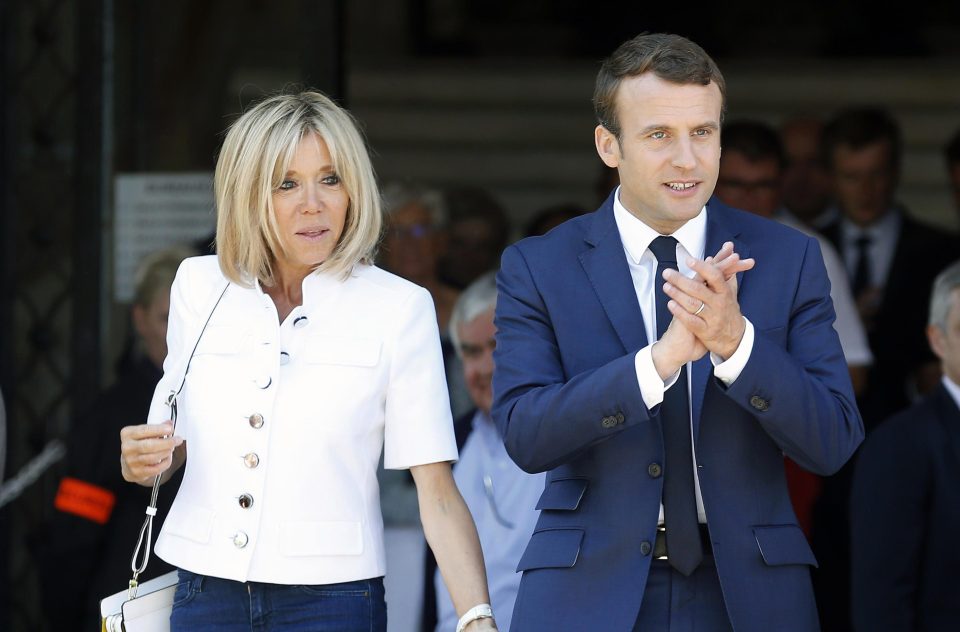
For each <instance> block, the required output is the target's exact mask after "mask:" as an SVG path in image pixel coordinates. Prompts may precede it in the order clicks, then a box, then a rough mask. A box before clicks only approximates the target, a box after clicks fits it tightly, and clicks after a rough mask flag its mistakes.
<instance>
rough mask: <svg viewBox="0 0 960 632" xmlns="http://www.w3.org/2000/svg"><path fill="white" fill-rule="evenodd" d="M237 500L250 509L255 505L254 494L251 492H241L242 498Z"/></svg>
mask: <svg viewBox="0 0 960 632" xmlns="http://www.w3.org/2000/svg"><path fill="white" fill-rule="evenodd" d="M237 502H238V503H240V506H241V507H243V508H244V509H249V508H250V507H251V506H253V496H251V495H250V494H240V498H238V499H237Z"/></svg>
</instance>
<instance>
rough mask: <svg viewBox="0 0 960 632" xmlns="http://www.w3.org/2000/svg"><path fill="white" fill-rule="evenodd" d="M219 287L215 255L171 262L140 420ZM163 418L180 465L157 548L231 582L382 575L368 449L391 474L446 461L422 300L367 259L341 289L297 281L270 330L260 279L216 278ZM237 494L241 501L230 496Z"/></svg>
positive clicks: (429, 324) (431, 340) (157, 404)
mask: <svg viewBox="0 0 960 632" xmlns="http://www.w3.org/2000/svg"><path fill="white" fill-rule="evenodd" d="M225 283H226V280H225V278H224V277H223V275H222V274H221V272H220V268H219V266H218V264H217V259H216V257H212V256H211V257H195V258H191V259H187V260H186V261H184V262H183V264H182V265H181V267H180V270H179V272H178V273H177V278H176V280H175V281H174V284H173V287H172V289H171V297H170V320H169V324H168V331H167V345H168V349H169V355H168V357H167V359H166V361H165V362H164V377H163V378H162V379H161V381H160V383H159V384H158V385H157V389H156V393H155V394H154V398H153V402H152V406H151V409H150V415H149V419H148V421H149V423H160V422H162V421H163V420H164V419H165V418H166V417H167V408H166V406H165V401H166V397H167V395H168V394H169V392H170V391H171V390H172V389H173V388H176V385H174V384H172V381H173V380H175V379H177V378H178V373H179V370H180V367H181V366H182V364H183V363H184V362H185V361H186V358H187V357H188V356H189V353H190V349H191V348H192V346H193V344H194V342H195V341H196V336H197V334H198V333H199V331H200V327H201V326H202V324H203V321H204V320H205V319H206V317H207V315H208V313H209V312H208V311H207V310H208V309H209V307H208V306H207V303H208V302H210V299H209V297H210V295H211V293H212V292H213V291H214V290H215V289H216V288H218V287H219V288H222V287H223V285H224V284H225ZM265 307H266V308H268V309H265ZM304 317H306V318H304ZM294 322H296V326H294ZM281 351H285V352H287V353H288V354H289V358H288V361H286V362H282V361H281ZM178 414H179V419H178V422H177V429H176V433H177V434H178V435H180V436H182V437H184V439H185V440H186V446H187V463H186V471H185V473H184V478H183V483H182V485H181V487H180V490H179V492H178V493H177V497H176V500H175V501H174V503H173V507H172V509H171V510H170V514H169V515H168V517H167V519H166V521H165V522H164V525H163V530H162V531H161V533H160V537H159V538H158V540H157V546H156V551H157V554H158V555H159V556H160V557H161V558H163V559H164V560H166V561H167V562H169V563H171V564H173V565H175V566H178V567H181V568H184V569H187V570H190V571H193V572H195V573H200V574H204V575H212V576H216V577H223V578H227V579H233V580H237V581H248V580H250V581H260V582H270V583H279V584H324V583H334V582H343V581H351V580H356V579H364V578H368V577H376V576H380V575H383V574H384V573H385V571H386V569H385V561H384V549H383V521H382V519H381V516H380V499H379V491H378V488H377V477H376V469H377V463H378V461H379V458H380V453H381V449H382V450H383V451H384V464H385V466H386V467H387V468H392V469H403V468H408V467H411V466H414V465H421V464H425V463H434V462H437V461H451V460H456V458H457V448H456V442H455V439H454V434H453V424H452V421H451V418H450V405H449V401H448V396H447V388H446V384H445V382H444V372H443V360H442V356H441V351H440V339H439V334H438V330H437V320H436V313H435V311H434V307H433V302H432V300H431V298H430V295H429V293H428V292H427V291H426V290H424V289H423V288H421V287H419V286H416V285H414V284H412V283H409V282H407V281H405V280H403V279H401V278H399V277H397V276H394V275H392V274H390V273H388V272H385V271H383V270H380V269H378V268H376V267H374V266H367V265H358V266H357V267H356V268H355V270H354V271H353V273H352V275H351V276H350V277H349V278H348V279H346V280H345V281H343V280H340V279H338V278H336V277H333V276H330V275H323V274H311V275H309V276H308V277H307V278H306V279H305V280H304V282H303V305H302V306H301V307H298V308H297V309H295V310H294V311H293V312H292V313H291V314H290V315H289V317H288V318H287V319H286V320H285V321H284V322H283V323H282V324H281V323H279V322H278V318H277V312H276V309H275V308H274V306H273V303H272V301H271V299H270V298H269V296H267V295H266V294H264V293H263V291H262V290H261V289H260V287H259V285H257V284H253V287H251V288H244V287H242V286H239V285H236V284H231V285H230V286H229V288H228V289H227V292H226V294H225V295H224V296H223V299H222V300H221V302H220V304H219V306H218V307H217V309H216V311H215V312H214V314H213V317H212V318H211V320H210V323H209V325H208V326H207V329H206V331H205V332H204V334H203V337H202V338H201V340H200V344H199V345H198V346H197V349H196V352H195V354H194V357H193V360H192V361H191V363H190V370H189V373H188V374H187V378H186V385H185V386H184V389H183V391H182V393H181V394H180V398H179V410H178ZM250 454H256V455H257V457H258V463H257V465H256V466H255V467H249V464H250V460H245V458H244V455H250ZM172 492H173V490H166V489H161V492H160V493H172ZM243 495H248V496H249V497H250V498H252V499H253V502H252V503H241V502H239V499H240V498H241V496H243ZM242 504H246V505H247V506H246V507H244V506H242Z"/></svg>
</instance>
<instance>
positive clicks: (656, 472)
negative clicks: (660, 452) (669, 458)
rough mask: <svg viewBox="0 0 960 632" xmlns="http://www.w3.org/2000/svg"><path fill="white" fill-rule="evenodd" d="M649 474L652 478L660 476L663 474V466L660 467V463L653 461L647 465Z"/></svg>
mask: <svg viewBox="0 0 960 632" xmlns="http://www.w3.org/2000/svg"><path fill="white" fill-rule="evenodd" d="M647 474H649V475H650V478H659V477H660V475H661V474H663V468H662V467H660V464H659V463H651V464H650V465H648V466H647Z"/></svg>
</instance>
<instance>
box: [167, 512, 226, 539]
mask: <svg viewBox="0 0 960 632" xmlns="http://www.w3.org/2000/svg"><path fill="white" fill-rule="evenodd" d="M215 517H216V514H215V513H214V512H212V511H210V510H209V509H206V508H204V507H199V506H197V505H188V504H185V503H184V504H180V505H178V504H177V503H174V505H173V507H172V508H171V509H170V513H169V514H168V515H167V518H166V520H164V521H163V531H164V532H165V533H168V534H170V535H175V536H178V537H181V538H186V539H187V540H192V541H194V542H197V543H199V544H206V543H207V542H209V541H210V533H211V532H212V531H213V520H214V518H215Z"/></svg>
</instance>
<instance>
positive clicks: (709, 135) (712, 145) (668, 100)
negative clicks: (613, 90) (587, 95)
mask: <svg viewBox="0 0 960 632" xmlns="http://www.w3.org/2000/svg"><path fill="white" fill-rule="evenodd" d="M722 102H723V99H722V96H721V94H720V88H718V87H717V85H716V84H715V83H710V84H709V85H706V86H701V85H699V84H689V85H688V84H677V83H672V82H669V81H665V80H663V79H661V78H659V77H657V76H656V75H655V74H653V73H645V74H642V75H638V76H635V77H628V78H626V79H624V80H623V81H622V82H621V83H620V87H619V88H618V90H617V95H616V103H617V117H618V119H619V122H620V129H621V139H620V141H618V140H617V138H616V137H615V136H614V135H613V134H611V133H610V131H609V130H607V129H606V128H604V127H603V126H598V127H597V129H596V130H595V141H596V146H597V152H598V153H599V154H600V158H601V159H602V160H603V161H604V163H606V164H607V166H610V167H616V168H617V170H618V171H619V173H620V202H621V203H622V204H623V205H624V207H626V208H627V210H628V211H630V212H631V213H633V214H634V215H635V216H636V217H638V218H639V219H640V220H641V221H643V222H644V223H645V224H647V225H648V226H650V227H651V228H653V229H654V230H656V231H657V232H659V233H660V234H664V235H669V234H671V233H673V232H674V231H676V230H677V229H678V228H680V227H681V226H683V225H684V224H685V223H686V222H687V221H689V220H690V219H692V218H694V217H696V216H697V214H698V213H699V212H700V210H701V209H702V208H703V206H704V205H705V204H706V203H707V200H708V199H709V198H710V195H711V194H712V193H713V188H714V186H715V185H716V183H717V171H718V169H719V162H720V111H721V107H722Z"/></svg>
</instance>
